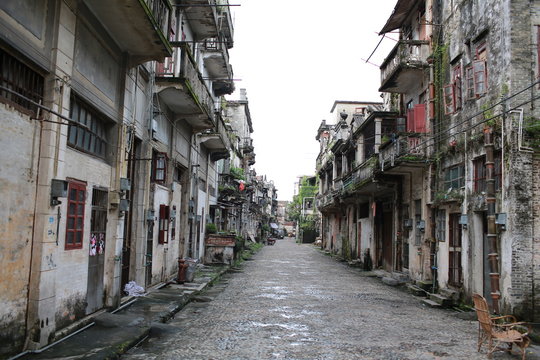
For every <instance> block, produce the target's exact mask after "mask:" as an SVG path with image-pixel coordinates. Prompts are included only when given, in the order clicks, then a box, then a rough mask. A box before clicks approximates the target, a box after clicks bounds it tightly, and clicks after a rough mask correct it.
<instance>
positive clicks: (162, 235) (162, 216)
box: [158, 204, 169, 244]
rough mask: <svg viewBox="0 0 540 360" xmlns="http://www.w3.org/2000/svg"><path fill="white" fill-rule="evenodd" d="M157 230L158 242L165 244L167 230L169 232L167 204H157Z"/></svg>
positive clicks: (166, 241)
mask: <svg viewBox="0 0 540 360" xmlns="http://www.w3.org/2000/svg"><path fill="white" fill-rule="evenodd" d="M158 225H159V232H158V243H160V244H166V243H168V240H169V239H168V232H169V207H168V206H167V205H163V204H161V205H159V224H158Z"/></svg>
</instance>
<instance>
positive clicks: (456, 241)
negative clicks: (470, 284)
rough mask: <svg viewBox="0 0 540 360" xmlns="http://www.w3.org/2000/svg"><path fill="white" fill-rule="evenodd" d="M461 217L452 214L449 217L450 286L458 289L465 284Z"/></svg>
mask: <svg viewBox="0 0 540 360" xmlns="http://www.w3.org/2000/svg"><path fill="white" fill-rule="evenodd" d="M460 216H461V214H450V216H449V217H448V284H449V285H452V286H456V287H461V285H462V284H463V270H462V266H461V229H460V226H459V218H460Z"/></svg>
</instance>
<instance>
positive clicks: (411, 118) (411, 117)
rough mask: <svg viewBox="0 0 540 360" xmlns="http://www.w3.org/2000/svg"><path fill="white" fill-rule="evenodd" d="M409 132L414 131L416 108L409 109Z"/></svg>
mask: <svg viewBox="0 0 540 360" xmlns="http://www.w3.org/2000/svg"><path fill="white" fill-rule="evenodd" d="M407 132H415V131H414V109H407Z"/></svg>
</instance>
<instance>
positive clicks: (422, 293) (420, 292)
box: [407, 284, 428, 297]
mask: <svg viewBox="0 0 540 360" xmlns="http://www.w3.org/2000/svg"><path fill="white" fill-rule="evenodd" d="M407 290H408V291H409V292H410V293H411V294H413V295H415V296H421V297H427V295H428V293H427V292H426V291H425V290H424V289H421V288H419V287H418V286H416V285H413V284H407Z"/></svg>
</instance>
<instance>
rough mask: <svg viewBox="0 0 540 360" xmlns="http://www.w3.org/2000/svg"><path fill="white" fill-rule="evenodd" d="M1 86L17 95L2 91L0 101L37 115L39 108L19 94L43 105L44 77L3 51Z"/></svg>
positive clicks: (0, 53) (0, 60)
mask: <svg viewBox="0 0 540 360" xmlns="http://www.w3.org/2000/svg"><path fill="white" fill-rule="evenodd" d="M0 85H1V86H2V87H4V88H7V89H9V90H11V91H14V92H15V93H16V94H13V93H11V92H9V91H7V90H4V89H0V101H3V102H6V103H8V104H10V105H13V106H14V107H16V108H17V109H19V110H21V111H23V112H29V113H30V114H31V115H33V116H36V115H37V110H38V108H37V106H36V105H35V104H33V103H32V102H30V101H28V100H25V99H23V98H22V97H20V96H17V94H20V95H22V96H24V97H26V98H28V99H30V100H32V101H34V102H36V103H41V102H42V101H43V89H44V79H43V76H41V75H40V74H38V73H37V72H35V71H34V70H32V69H31V68H30V67H28V66H26V65H25V64H23V63H22V62H21V61H19V60H18V59H16V58H15V57H13V56H11V55H10V54H8V53H6V52H5V51H4V50H2V49H0Z"/></svg>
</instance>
